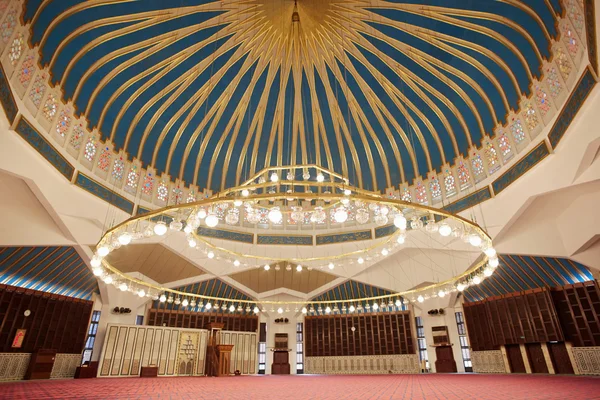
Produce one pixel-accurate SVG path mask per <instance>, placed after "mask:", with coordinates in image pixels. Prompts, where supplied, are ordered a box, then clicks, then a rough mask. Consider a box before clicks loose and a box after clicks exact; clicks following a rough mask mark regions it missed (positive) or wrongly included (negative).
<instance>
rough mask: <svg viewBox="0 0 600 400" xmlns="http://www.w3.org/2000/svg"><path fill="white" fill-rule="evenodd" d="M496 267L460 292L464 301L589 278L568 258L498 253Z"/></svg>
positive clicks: (586, 271)
mask: <svg viewBox="0 0 600 400" xmlns="http://www.w3.org/2000/svg"><path fill="white" fill-rule="evenodd" d="M499 259H500V266H499V267H498V268H497V269H496V272H495V273H494V275H492V276H491V277H489V278H487V279H485V280H484V281H483V282H482V283H480V284H479V285H474V286H471V287H469V288H468V289H466V290H465V291H464V292H463V295H464V296H465V300H467V301H479V300H483V299H484V298H486V297H490V296H500V295H503V294H507V293H513V292H519V291H523V290H529V289H534V288H540V287H556V286H563V285H568V284H573V283H577V282H585V281H589V280H593V279H594V277H593V276H592V273H591V272H590V270H589V269H588V268H587V267H586V266H585V265H583V264H580V263H578V262H576V261H573V260H570V259H568V258H554V257H537V256H523V255H516V254H501V255H499Z"/></svg>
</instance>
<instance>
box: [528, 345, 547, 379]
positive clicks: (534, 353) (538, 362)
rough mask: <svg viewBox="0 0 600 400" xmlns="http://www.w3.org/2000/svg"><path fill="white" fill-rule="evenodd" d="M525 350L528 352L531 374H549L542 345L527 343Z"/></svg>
mask: <svg viewBox="0 0 600 400" xmlns="http://www.w3.org/2000/svg"><path fill="white" fill-rule="evenodd" d="M525 349H526V350H527V358H529V365H530V366H531V372H532V373H534V374H547V373H548V366H547V365H546V359H545V358H544V352H543V351H542V345H541V344H540V343H527V344H526V345H525Z"/></svg>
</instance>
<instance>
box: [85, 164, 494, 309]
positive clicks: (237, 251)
mask: <svg viewBox="0 0 600 400" xmlns="http://www.w3.org/2000/svg"><path fill="white" fill-rule="evenodd" d="M262 238H275V239H274V240H273V239H271V240H272V241H268V240H267V241H266V242H263V243H261V240H262ZM167 239H168V240H170V241H171V242H173V241H181V242H183V243H187V246H189V247H190V248H192V249H194V250H195V251H198V252H201V254H203V255H204V257H205V259H206V260H207V262H208V261H210V262H218V263H223V264H228V265H232V266H234V267H236V268H239V269H249V268H262V269H264V270H266V271H269V270H270V269H271V265H275V268H274V269H275V270H278V269H279V268H281V267H280V264H281V263H282V262H284V263H288V264H287V266H286V268H291V267H292V265H294V268H295V269H296V271H298V272H301V271H302V270H303V269H304V268H306V269H308V270H312V269H317V268H318V269H325V270H327V269H329V270H332V269H334V268H345V267H351V266H357V267H364V266H368V265H373V264H375V263H378V262H380V261H382V260H384V259H385V258H387V257H391V256H393V255H394V253H396V252H398V251H401V250H402V247H403V245H404V243H406V242H407V241H411V240H412V241H414V242H418V243H422V245H423V246H427V244H426V243H428V242H432V241H435V242H436V243H437V244H438V245H440V246H441V247H443V248H446V249H448V250H452V246H453V245H456V244H459V245H461V246H463V247H464V246H467V245H466V244H468V246H469V247H470V246H472V247H474V248H475V249H477V250H479V251H481V255H480V256H479V258H478V259H477V260H476V262H475V263H473V265H472V266H471V267H470V268H468V269H467V270H466V271H465V272H464V273H461V274H458V275H456V276H454V277H452V278H451V279H448V280H445V281H443V282H439V283H435V284H431V285H427V286H425V287H421V288H419V289H412V290H407V291H403V292H396V293H392V294H388V295H385V296H376V297H360V296H357V297H356V298H353V299H348V300H344V301H343V303H348V304H347V305H348V308H349V307H350V306H351V305H353V304H358V303H360V304H362V302H365V301H373V300H375V301H379V300H381V301H382V302H386V304H388V303H393V302H394V301H396V300H398V301H418V302H422V301H424V300H425V299H427V298H430V297H435V296H440V297H443V296H445V295H446V294H448V293H450V292H453V291H457V290H458V291H462V290H464V289H465V288H466V287H468V286H469V285H475V284H478V283H480V282H481V281H482V280H483V279H485V278H486V277H487V276H490V275H491V274H492V273H493V271H494V269H495V268H496V267H497V266H498V258H497V256H496V251H495V250H494V248H493V247H492V242H491V238H490V236H489V235H488V234H487V232H486V231H485V230H484V229H483V228H481V227H480V226H479V225H477V224H476V223H475V222H473V221H470V220H468V219H465V218H462V217H460V216H458V215H454V214H452V213H449V212H447V211H444V210H442V209H437V208H433V207H428V206H425V205H421V204H416V203H410V202H405V201H401V200H396V199H392V198H388V197H386V196H383V195H381V194H379V193H376V192H372V191H368V190H364V189H360V188H357V187H355V186H352V185H350V183H349V180H348V179H347V178H346V177H344V176H342V175H340V174H337V173H335V172H333V171H330V170H328V169H325V168H322V167H320V166H317V165H293V166H282V167H269V168H266V169H264V170H262V171H260V172H259V173H257V174H255V175H253V176H252V177H251V178H250V179H248V180H247V181H245V182H244V183H242V184H241V185H240V186H236V187H232V188H230V189H227V190H224V191H222V192H220V193H218V194H215V195H213V196H212V197H209V198H207V199H204V200H200V201H196V202H192V203H187V204H178V205H173V206H167V207H164V208H161V209H158V210H155V211H151V212H149V213H146V214H143V215H138V216H135V217H132V218H130V219H128V220H126V221H124V222H122V223H120V224H118V225H116V226H115V227H113V228H111V229H109V230H108V231H107V232H106V233H105V234H104V235H103V236H102V238H101V239H100V241H99V242H98V244H97V246H96V254H95V255H94V257H93V259H92V267H93V270H94V274H95V275H96V276H98V277H99V278H100V279H102V280H103V281H104V282H105V283H107V284H113V285H115V286H116V287H117V288H119V289H120V290H123V291H131V292H134V293H137V294H138V295H139V296H141V297H144V296H148V297H152V298H154V299H160V300H161V301H169V300H170V301H179V302H182V303H183V302H184V301H185V302H186V303H190V302H191V301H192V300H193V301H194V303H197V304H198V306H203V307H211V303H210V302H211V301H212V302H217V303H223V304H227V302H231V301H232V299H228V298H219V297H211V296H204V295H198V294H193V293H185V292H181V291H178V290H173V289H171V288H166V287H161V286H159V285H156V284H154V283H151V282H145V281H143V280H141V279H137V278H133V277H131V276H128V275H126V274H124V273H123V272H121V271H120V270H118V269H117V268H115V267H114V266H113V265H111V263H110V262H109V261H108V260H107V259H106V258H105V257H106V256H107V255H108V254H110V253H112V254H111V260H114V259H115V257H118V251H119V248H121V247H123V246H127V245H129V244H130V243H132V242H134V241H148V240H167ZM298 239H299V240H300V241H296V240H298ZM413 244H414V243H413ZM184 246H185V245H184ZM165 268H168V266H165ZM167 296H168V297H167ZM236 301H237V302H241V303H247V304H248V306H247V310H246V311H250V304H253V303H256V301H253V300H248V301H240V300H236ZM205 302H206V303H205ZM260 303H261V304H263V306H265V305H275V304H286V305H288V306H290V305H295V306H299V305H305V306H309V307H310V306H311V304H313V303H314V304H317V303H319V304H324V303H327V302H323V301H319V302H311V301H308V302H307V301H285V302H280V301H270V300H269V301H260ZM331 303H339V301H332V302H331ZM259 311H260V310H258V308H256V309H255V312H259ZM303 311H307V308H306V307H304V308H303Z"/></svg>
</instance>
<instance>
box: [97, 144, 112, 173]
mask: <svg viewBox="0 0 600 400" xmlns="http://www.w3.org/2000/svg"><path fill="white" fill-rule="evenodd" d="M110 156H111V154H110V149H109V148H108V147H106V146H105V147H104V148H103V149H102V152H100V155H99V156H98V168H99V169H101V170H102V171H104V172H108V167H109V165H110Z"/></svg>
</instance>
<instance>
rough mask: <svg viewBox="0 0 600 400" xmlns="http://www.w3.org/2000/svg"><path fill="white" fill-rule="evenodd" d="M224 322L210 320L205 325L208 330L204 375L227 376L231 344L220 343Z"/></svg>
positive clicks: (228, 373)
mask: <svg viewBox="0 0 600 400" xmlns="http://www.w3.org/2000/svg"><path fill="white" fill-rule="evenodd" d="M223 326H224V324H223V323H220V322H211V323H210V324H208V325H207V329H208V331H209V336H208V346H207V348H206V366H205V368H204V370H205V371H206V376H229V375H230V366H231V350H232V349H233V345H232V344H221V330H222V329H223Z"/></svg>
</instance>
